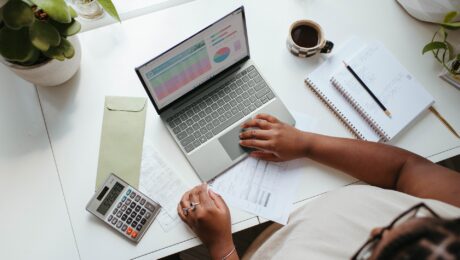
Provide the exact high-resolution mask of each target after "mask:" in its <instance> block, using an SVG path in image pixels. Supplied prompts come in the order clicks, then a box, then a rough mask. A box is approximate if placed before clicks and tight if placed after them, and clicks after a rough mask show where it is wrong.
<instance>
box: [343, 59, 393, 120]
mask: <svg viewBox="0 0 460 260" xmlns="http://www.w3.org/2000/svg"><path fill="white" fill-rule="evenodd" d="M343 64H345V67H346V68H347V70H348V71H349V72H350V73H351V74H352V75H353V77H354V78H355V79H356V80H357V81H358V82H359V84H360V85H361V86H362V87H363V88H364V89H365V90H366V91H367V93H369V95H371V97H372V99H374V101H375V102H376V103H377V104H378V105H379V107H380V108H381V109H382V110H383V112H384V113H385V115H387V116H388V117H391V113H390V111H388V109H387V108H386V107H385V106H384V105H383V104H382V102H380V100H379V99H378V98H377V97H376V96H375V95H374V93H372V91H371V90H370V89H369V88H368V87H367V86H366V83H364V82H363V81H362V80H361V78H360V77H359V76H358V74H356V72H355V71H354V70H353V69H352V68H351V67H350V66H349V65H348V64H347V63H345V61H343Z"/></svg>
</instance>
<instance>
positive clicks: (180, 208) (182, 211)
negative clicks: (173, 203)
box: [177, 203, 187, 223]
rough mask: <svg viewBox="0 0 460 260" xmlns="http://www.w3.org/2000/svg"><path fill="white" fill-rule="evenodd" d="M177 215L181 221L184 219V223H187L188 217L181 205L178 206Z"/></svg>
mask: <svg viewBox="0 0 460 260" xmlns="http://www.w3.org/2000/svg"><path fill="white" fill-rule="evenodd" d="M177 214H179V217H180V219H182V221H184V222H185V223H187V217H186V216H185V214H184V210H183V209H182V206H181V205H180V203H179V204H177Z"/></svg>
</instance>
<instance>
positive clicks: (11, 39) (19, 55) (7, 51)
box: [0, 26, 37, 62]
mask: <svg viewBox="0 0 460 260" xmlns="http://www.w3.org/2000/svg"><path fill="white" fill-rule="evenodd" d="M35 51H37V50H36V49H35V48H34V47H33V46H32V43H31V42H30V39H29V30H28V29H27V28H22V29H20V30H12V29H10V28H8V27H6V26H5V27H3V28H2V29H0V54H1V55H2V56H3V57H4V58H5V59H6V60H9V61H14V62H26V61H28V60H29V59H30V58H31V57H33V56H34V52H35Z"/></svg>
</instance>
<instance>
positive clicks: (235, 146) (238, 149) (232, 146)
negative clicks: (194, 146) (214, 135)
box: [219, 125, 252, 161]
mask: <svg viewBox="0 0 460 260" xmlns="http://www.w3.org/2000/svg"><path fill="white" fill-rule="evenodd" d="M242 131H243V129H242V128H241V127H240V126H239V125H237V126H235V127H234V128H233V129H232V130H230V131H228V132H227V133H226V134H224V135H223V136H221V137H219V142H220V144H221V145H222V146H223V147H224V149H225V151H226V152H227V154H228V156H230V158H231V159H232V161H233V160H235V159H236V158H238V157H240V156H241V155H242V154H244V153H248V152H250V151H252V149H249V148H245V147H242V146H241V145H240V143H239V142H240V133H241V132H242Z"/></svg>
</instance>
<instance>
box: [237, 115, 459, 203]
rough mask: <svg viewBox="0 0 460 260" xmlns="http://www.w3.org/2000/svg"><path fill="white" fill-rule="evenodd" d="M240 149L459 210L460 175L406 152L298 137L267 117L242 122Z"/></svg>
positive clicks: (301, 134)
mask: <svg viewBox="0 0 460 260" xmlns="http://www.w3.org/2000/svg"><path fill="white" fill-rule="evenodd" d="M243 128H247V130H246V131H245V132H243V133H242V134H241V136H240V137H241V139H242V140H241V142H240V144H241V145H242V146H246V147H251V148H255V149H258V151H254V152H252V153H251V156H253V157H256V158H261V159H265V160H271V161H285V160H291V159H295V158H300V157H308V158H310V159H312V160H315V161H317V162H320V163H322V164H325V165H327V166H330V167H333V168H336V169H338V170H341V171H343V172H345V173H347V174H349V175H351V176H353V177H355V178H357V179H360V180H362V181H364V182H367V183H369V184H371V185H375V186H379V187H382V188H387V189H395V190H398V191H401V192H404V193H407V194H410V195H414V196H417V197H422V198H432V199H438V200H441V201H444V202H447V203H450V204H452V205H456V206H458V207H460V174H459V173H456V172H454V171H452V170H449V169H447V168H444V167H441V166H438V165H436V164H434V163H432V162H430V161H428V160H427V159H425V158H423V157H421V156H418V155H416V154H414V153H411V152H409V151H406V150H403V149H400V148H397V147H394V146H390V145H385V144H380V143H372V142H365V141H359V140H353V139H346V138H335V137H329V136H323V135H318V134H313V133H307V132H302V131H300V130H298V129H295V128H294V127H291V126H289V125H287V124H284V123H282V122H280V121H279V120H278V119H276V118H275V117H272V116H269V115H258V116H256V118H255V119H253V120H251V121H249V122H246V123H245V124H244V125H243Z"/></svg>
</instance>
